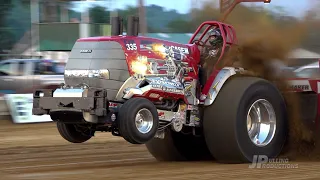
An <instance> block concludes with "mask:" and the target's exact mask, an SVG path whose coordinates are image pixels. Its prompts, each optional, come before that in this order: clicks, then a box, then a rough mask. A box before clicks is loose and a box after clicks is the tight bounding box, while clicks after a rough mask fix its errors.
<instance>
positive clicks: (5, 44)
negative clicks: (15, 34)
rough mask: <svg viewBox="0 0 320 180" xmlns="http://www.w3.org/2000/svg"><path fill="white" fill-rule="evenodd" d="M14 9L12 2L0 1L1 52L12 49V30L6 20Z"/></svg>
mask: <svg viewBox="0 0 320 180" xmlns="http://www.w3.org/2000/svg"><path fill="white" fill-rule="evenodd" d="M11 8H12V0H0V51H2V50H5V49H8V48H10V44H12V43H10V40H11V37H12V32H11V29H10V28H9V27H8V25H7V21H6V18H7V17H8V12H10V10H11Z"/></svg>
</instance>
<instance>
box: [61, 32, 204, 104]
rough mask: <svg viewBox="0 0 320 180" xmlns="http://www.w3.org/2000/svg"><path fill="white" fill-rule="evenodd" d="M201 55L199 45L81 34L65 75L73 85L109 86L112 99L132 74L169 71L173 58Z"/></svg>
mask: <svg viewBox="0 0 320 180" xmlns="http://www.w3.org/2000/svg"><path fill="white" fill-rule="evenodd" d="M199 59H200V52H199V50H198V48H197V47H196V45H184V44H179V43H175V42H169V41H164V40H159V39H154V38H148V37H140V36H109V37H91V38H82V39H79V40H77V42H76V43H75V44H74V46H73V48H72V50H71V53H70V56H69V58H68V62H67V64H66V67H65V77H64V78H65V83H66V84H68V85H70V86H76V85H79V84H86V85H88V86H92V87H99V88H107V89H109V90H110V92H108V93H109V95H110V96H112V97H109V98H111V99H113V98H114V97H115V96H116V94H117V92H118V91H119V89H120V88H121V87H122V85H123V83H124V82H125V81H126V80H127V79H128V78H129V77H130V76H141V75H148V74H150V75H154V74H156V75H158V74H167V73H168V71H169V70H168V68H169V67H171V66H170V65H171V64H172V62H175V63H177V62H178V64H179V62H182V61H184V62H187V63H192V64H198V62H199ZM111 94H112V95H111ZM109 95H108V96H109Z"/></svg>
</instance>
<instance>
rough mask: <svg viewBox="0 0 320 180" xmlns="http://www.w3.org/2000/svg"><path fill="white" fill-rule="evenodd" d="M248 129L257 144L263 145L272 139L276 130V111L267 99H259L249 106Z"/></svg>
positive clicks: (252, 139) (251, 138)
mask: <svg viewBox="0 0 320 180" xmlns="http://www.w3.org/2000/svg"><path fill="white" fill-rule="evenodd" d="M247 131H248V135H249V137H250V140H251V141H252V142H253V143H254V144H255V145H256V146H259V147H263V146H266V145H268V144H269V143H270V142H271V141H272V139H273V137H274V134H275V131H276V113H275V111H274V109H273V107H272V105H271V104H270V103H269V102H268V101H267V100H265V99H259V100H257V101H255V102H254V103H253V104H252V105H251V107H250V108H249V111H248V114H247Z"/></svg>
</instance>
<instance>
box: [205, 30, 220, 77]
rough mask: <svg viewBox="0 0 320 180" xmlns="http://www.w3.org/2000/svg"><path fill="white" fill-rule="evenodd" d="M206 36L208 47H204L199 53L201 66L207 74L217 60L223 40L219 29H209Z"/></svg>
mask: <svg viewBox="0 0 320 180" xmlns="http://www.w3.org/2000/svg"><path fill="white" fill-rule="evenodd" d="M208 36H209V37H208V42H209V43H210V45H206V46H205V47H204V48H203V50H202V53H201V65H202V67H204V68H205V69H206V70H209V71H208V72H207V74H209V73H210V72H211V70H212V69H213V66H214V65H215V64H216V62H217V60H218V59H219V57H220V53H221V49H222V44H223V38H222V36H221V31H220V30H219V29H210V30H209V31H208Z"/></svg>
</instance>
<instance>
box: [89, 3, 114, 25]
mask: <svg viewBox="0 0 320 180" xmlns="http://www.w3.org/2000/svg"><path fill="white" fill-rule="evenodd" d="M89 15H90V21H91V23H110V12H109V11H107V9H106V8H105V7H102V6H94V7H92V8H90V9H89Z"/></svg>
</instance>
